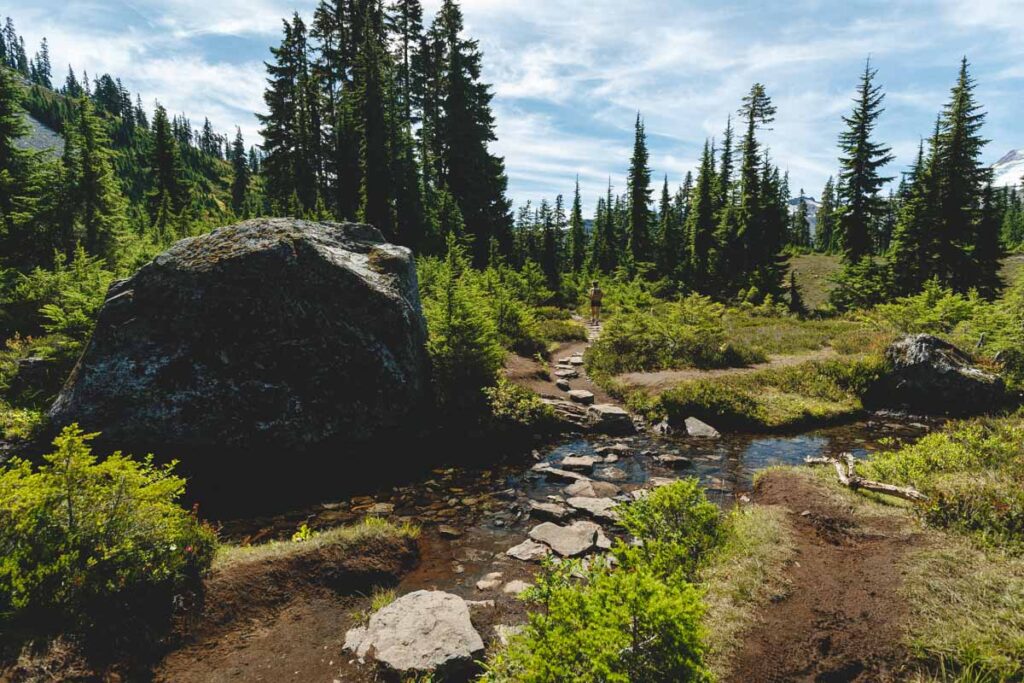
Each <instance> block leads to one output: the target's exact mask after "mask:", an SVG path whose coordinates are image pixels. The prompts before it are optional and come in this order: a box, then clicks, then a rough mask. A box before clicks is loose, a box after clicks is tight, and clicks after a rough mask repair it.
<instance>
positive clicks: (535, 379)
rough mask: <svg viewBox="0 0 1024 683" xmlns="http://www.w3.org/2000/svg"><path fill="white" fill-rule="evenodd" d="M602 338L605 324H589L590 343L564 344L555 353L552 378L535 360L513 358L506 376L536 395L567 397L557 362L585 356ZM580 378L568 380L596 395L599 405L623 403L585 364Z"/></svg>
mask: <svg viewBox="0 0 1024 683" xmlns="http://www.w3.org/2000/svg"><path fill="white" fill-rule="evenodd" d="M600 335H601V325H600V324H597V325H590V324H588V325H587V341H571V342H563V343H561V344H559V346H558V347H557V348H556V349H555V350H554V351H552V352H551V359H552V361H553V362H552V363H551V365H550V368H548V370H549V376H548V377H544V376H543V375H544V371H545V368H544V366H543V365H541V363H539V362H538V361H537V360H536V359H535V358H525V357H523V356H516V355H510V356H509V358H508V360H507V361H506V363H505V376H506V377H507V378H508V379H509V380H511V381H512V382H515V383H516V384H518V385H520V386H523V387H526V388H527V389H531V390H532V391H533V392H534V393H536V394H538V395H540V396H543V397H545V398H561V399H565V398H567V396H566V392H565V391H562V390H561V389H559V388H558V387H557V386H555V380H556V379H557V378H556V377H555V376H554V374H553V370H554V366H555V363H556V362H557V361H558V359H560V358H568V357H571V356H577V355H578V356H582V355H583V352H584V351H586V350H587V348H588V347H589V346H590V345H591V344H592V343H593V342H594V340H596V339H597V338H598V337H599V336H600ZM576 370H577V372H578V373H579V376H578V377H573V378H568V379H567V381H568V382H569V389H570V390H571V389H585V390H587V391H589V392H591V393H592V394H594V401H595V403H616V404H617V403H619V402H618V401H616V400H615V399H614V398H612V397H611V396H610V395H609V394H608V392H607V391H605V390H604V389H602V388H601V387H599V386H598V385H597V384H596V383H594V381H593V380H591V379H590V377H588V376H587V373H586V370H585V369H584V367H583V366H582V365H580V366H578V367H577V368H576Z"/></svg>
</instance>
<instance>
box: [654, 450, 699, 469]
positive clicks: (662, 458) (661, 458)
mask: <svg viewBox="0 0 1024 683" xmlns="http://www.w3.org/2000/svg"><path fill="white" fill-rule="evenodd" d="M654 459H655V460H656V461H658V462H659V463H661V464H662V465H665V466H666V467H683V466H684V465H689V464H690V459H689V458H684V457H683V456H681V455H671V454H669V453H666V454H664V455H656V456H654Z"/></svg>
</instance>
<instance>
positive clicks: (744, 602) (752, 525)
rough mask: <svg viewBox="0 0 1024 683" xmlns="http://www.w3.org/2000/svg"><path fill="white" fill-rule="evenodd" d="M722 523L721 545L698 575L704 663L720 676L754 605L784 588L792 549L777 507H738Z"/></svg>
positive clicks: (752, 618) (783, 515) (754, 614)
mask: <svg viewBox="0 0 1024 683" xmlns="http://www.w3.org/2000/svg"><path fill="white" fill-rule="evenodd" d="M726 527H727V528H726V537H725V538H726V540H725V542H724V544H723V546H722V548H721V549H720V550H719V551H718V553H717V554H716V555H715V557H714V559H712V560H711V563H710V565H709V566H708V567H707V568H705V569H704V570H703V572H702V574H701V577H700V578H701V580H702V581H703V582H704V585H705V586H706V593H705V597H704V602H705V604H706V605H707V608H708V609H707V612H706V614H705V617H704V625H705V627H706V629H707V633H708V635H707V643H708V645H709V651H708V654H707V660H706V661H707V663H708V665H709V666H710V668H711V670H712V671H714V672H715V674H716V675H717V676H718V677H720V678H724V677H725V675H726V674H727V673H728V671H729V661H730V657H731V655H732V654H734V653H736V652H738V651H739V650H740V648H741V646H742V643H743V633H744V632H745V631H746V630H747V629H748V628H749V627H750V626H752V625H753V624H754V622H755V621H756V619H757V611H758V609H759V608H761V607H762V606H764V605H765V604H767V603H768V602H769V601H770V600H771V599H773V598H774V597H775V596H779V595H784V594H785V593H786V592H787V591H788V590H789V584H788V582H787V580H786V578H785V575H784V573H785V567H786V565H787V564H788V563H789V562H790V561H791V560H792V559H793V555H794V552H795V546H794V544H793V541H792V530H791V528H790V526H789V523H788V521H787V520H786V513H785V511H784V510H782V509H780V508H776V507H762V506H753V507H745V508H738V509H736V510H735V511H734V512H732V513H731V514H730V515H729V517H728V521H727V523H726Z"/></svg>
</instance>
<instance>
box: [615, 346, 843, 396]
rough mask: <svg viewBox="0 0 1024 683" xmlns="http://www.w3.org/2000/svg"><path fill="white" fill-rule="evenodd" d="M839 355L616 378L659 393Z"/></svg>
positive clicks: (826, 352) (827, 351) (828, 350)
mask: <svg viewBox="0 0 1024 683" xmlns="http://www.w3.org/2000/svg"><path fill="white" fill-rule="evenodd" d="M837 356H839V354H838V353H837V352H836V351H835V349H833V348H832V347H831V346H826V347H825V348H822V349H818V350H816V351H809V352H807V353H799V354H794V355H783V356H770V357H769V359H768V360H767V361H766V362H764V363H756V364H754V365H748V366H747V367H744V368H716V369H713V370H701V369H699V368H685V369H682V370H659V371H657V372H627V373H624V374H622V375H616V377H615V379H616V380H617V381H619V382H621V383H622V384H625V385H626V386H630V387H635V388H637V389H643V390H645V391H648V392H651V393H656V392H660V391H665V390H666V389H671V388H672V387H674V386H675V385H677V384H679V383H681V382H685V381H688V380H694V379H712V378H715V377H726V376H733V375H745V374H747V373H751V372H756V371H758V370H767V369H769V368H784V367H789V366H792V365H800V364H801V363H806V362H808V361H816V360H829V359H831V358H836V357H837Z"/></svg>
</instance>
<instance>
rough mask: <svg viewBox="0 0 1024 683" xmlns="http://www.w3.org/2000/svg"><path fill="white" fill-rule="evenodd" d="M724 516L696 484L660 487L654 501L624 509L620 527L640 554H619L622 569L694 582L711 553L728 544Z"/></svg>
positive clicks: (692, 481)
mask: <svg viewBox="0 0 1024 683" xmlns="http://www.w3.org/2000/svg"><path fill="white" fill-rule="evenodd" d="M721 517H722V514H721V511H720V510H719V509H718V506H716V505H715V504H714V503H711V502H709V501H708V500H707V498H706V497H705V496H704V489H703V488H702V487H701V485H700V482H699V481H698V480H697V479H694V478H690V479H683V480H681V481H678V482H673V483H672V484H669V485H668V486H662V487H659V488H657V489H655V490H653V491H651V493H650V494H649V495H647V496H646V497H644V498H641V499H640V500H638V501H636V502H634V503H631V504H629V505H625V506H622V507H621V509H620V513H619V525H620V526H622V527H623V528H624V529H626V531H628V532H629V533H630V534H631V535H632V536H633V537H634V538H635V539H637V540H639V541H641V545H640V546H639V547H637V548H635V549H634V548H630V549H625V548H620V549H618V551H617V555H618V556H619V557H620V558H629V561H628V562H624V563H623V564H624V565H625V566H626V567H627V568H632V567H634V566H636V565H637V564H640V565H645V566H649V567H650V568H652V569H653V570H654V571H655V572H656V573H657V574H658V575H660V576H671V577H675V578H676V579H678V580H688V579H690V578H692V576H693V575H694V572H695V571H696V570H697V568H698V567H699V566H700V564H701V563H702V562H704V561H705V560H706V559H707V556H708V553H709V552H710V551H711V550H712V549H714V548H715V547H717V546H718V545H719V544H720V543H721V541H722V538H723V530H722V524H721V521H722V519H721Z"/></svg>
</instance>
